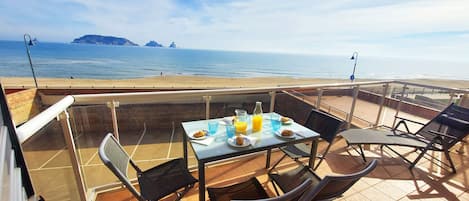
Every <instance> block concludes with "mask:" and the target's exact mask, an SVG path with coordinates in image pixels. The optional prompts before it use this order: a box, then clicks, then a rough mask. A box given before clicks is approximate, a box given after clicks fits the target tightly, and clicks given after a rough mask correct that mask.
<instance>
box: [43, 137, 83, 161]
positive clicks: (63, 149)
mask: <svg viewBox="0 0 469 201" xmlns="http://www.w3.org/2000/svg"><path fill="white" fill-rule="evenodd" d="M81 135H82V134H80V135H78V136H77V137H75V138H74V140H76V139H78V138H79V137H80V136H81ZM66 149H67V146H63V147H62V148H61V149H60V150H59V151H57V153H55V154H54V155H53V156H51V157H50V158H49V159H48V160H47V161H46V162H44V163H43V164H42V165H41V166H39V168H37V169H42V168H44V166H46V165H47V164H48V163H49V162H51V161H52V160H54V159H55V158H56V157H57V156H58V155H59V154H60V153H62V152H63V151H65V150H66Z"/></svg>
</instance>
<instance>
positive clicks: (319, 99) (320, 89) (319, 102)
mask: <svg viewBox="0 0 469 201" xmlns="http://www.w3.org/2000/svg"><path fill="white" fill-rule="evenodd" d="M323 91H324V90H322V88H318V99H317V100H316V109H318V110H320V109H321V97H322V92H323Z"/></svg>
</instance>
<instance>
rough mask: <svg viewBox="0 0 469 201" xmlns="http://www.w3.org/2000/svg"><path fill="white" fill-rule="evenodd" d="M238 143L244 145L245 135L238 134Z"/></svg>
mask: <svg viewBox="0 0 469 201" xmlns="http://www.w3.org/2000/svg"><path fill="white" fill-rule="evenodd" d="M236 144H237V145H243V144H244V137H241V136H237V137H236Z"/></svg>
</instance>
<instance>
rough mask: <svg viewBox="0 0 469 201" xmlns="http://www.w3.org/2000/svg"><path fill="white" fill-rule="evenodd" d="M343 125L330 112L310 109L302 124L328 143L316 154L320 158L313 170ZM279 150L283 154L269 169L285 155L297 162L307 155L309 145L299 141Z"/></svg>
mask: <svg viewBox="0 0 469 201" xmlns="http://www.w3.org/2000/svg"><path fill="white" fill-rule="evenodd" d="M344 125H345V123H344V121H342V120H341V119H339V118H337V117H334V116H332V115H330V114H327V113H325V112H321V111H319V110H316V109H313V110H311V112H310V113H309V115H308V119H306V122H305V124H304V126H305V127H307V128H309V129H311V130H313V131H315V132H317V133H319V135H320V138H321V139H323V140H325V141H326V142H328V143H329V144H328V146H327V148H326V149H325V150H324V152H323V153H322V154H321V155H318V156H317V158H319V159H320V160H319V162H318V163H317V165H316V166H315V167H314V170H316V169H317V168H318V167H319V165H320V164H321V162H322V160H324V159H325V158H326V155H327V153H328V152H329V149H330V148H331V146H332V142H334V139H335V137H336V135H337V133H338V132H339V131H340V130H341V129H342V127H343V126H344ZM280 150H281V151H283V152H284V153H285V155H283V156H282V158H280V159H279V160H278V161H277V162H276V163H275V164H274V165H273V166H272V168H271V170H273V169H274V168H275V167H276V166H277V165H278V164H279V163H280V162H281V161H282V160H283V159H284V158H285V157H286V156H289V157H290V158H292V159H294V160H295V161H297V162H298V160H299V159H300V158H305V157H309V156H310V150H311V147H310V146H309V145H306V144H305V143H300V144H294V145H288V146H286V147H281V148H280Z"/></svg>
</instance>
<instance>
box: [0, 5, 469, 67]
mask: <svg viewBox="0 0 469 201" xmlns="http://www.w3.org/2000/svg"><path fill="white" fill-rule="evenodd" d="M31 1H32V0H31ZM23 3H25V2H23ZM26 3H30V2H29V1H27V2H26ZM66 3H71V4H74V5H76V6H77V7H80V8H81V7H82V8H81V9H77V10H76V11H73V10H71V11H70V14H69V15H67V16H62V17H63V18H64V19H65V20H63V21H64V22H70V24H63V25H62V26H60V23H58V24H59V25H57V24H56V23H54V22H50V24H48V23H47V22H43V24H37V25H35V26H32V28H31V29H29V30H34V32H37V33H40V36H41V37H43V38H45V39H47V40H60V41H64V42H68V41H71V40H72V39H73V38H75V37H78V36H80V35H83V34H88V33H97V34H106V35H116V36H122V37H126V38H128V39H130V40H132V41H134V42H138V43H139V44H144V43H145V42H147V41H149V40H157V41H159V42H162V43H164V44H169V43H170V42H171V41H176V43H177V44H178V45H179V46H181V47H186V48H199V49H228V50H243V51H281V52H302V53H314V54H347V55H348V54H350V53H351V52H353V51H355V50H357V51H359V52H360V54H362V55H376V56H383V55H387V56H414V57H431V58H443V59H466V60H469V59H467V58H466V57H467V52H469V42H468V40H467V37H468V36H467V34H460V35H458V34H450V33H451V32H452V33H457V32H458V31H460V32H462V33H464V32H465V31H466V32H467V31H469V23H467V19H469V12H466V11H467V10H469V2H468V1H451V0H446V1H427V0H426V1H389V2H386V1H380V2H377V1H371V0H370V1H360V2H357V1H350V0H340V1H310V0H304V1H281V2H277V1H267V0H245V1H233V2H228V3H220V2H215V3H213V2H206V1H201V2H200V5H199V6H198V7H196V8H191V7H190V6H181V5H179V4H177V3H175V2H174V1H170V0H159V1H151V0H138V1H110V0H107V1H93V0H70V1H68V2H61V1H55V0H51V1H48V2H41V3H34V4H32V6H33V8H35V9H34V10H48V9H49V10H50V9H51V8H52V9H54V6H57V8H56V9H61V6H63V4H66ZM10 5H11V4H10ZM14 5H16V6H18V5H21V3H15V4H14ZM46 6H49V8H48V9H47V8H43V7H46ZM13 7H14V6H13ZM29 11H30V10H28V11H24V12H22V13H23V14H27V13H28V12H29ZM41 15H47V13H44V12H42V13H35V14H34V16H35V17H41ZM49 17H50V16H49ZM2 18H3V20H2ZM5 19H6V20H5ZM0 23H1V24H2V27H3V26H5V27H6V29H3V30H2V31H0V36H2V35H3V36H5V35H12V34H15V32H19V33H20V35H21V33H22V32H25V31H27V29H26V28H25V27H27V26H29V25H25V24H22V23H17V20H15V19H11V18H10V17H9V16H8V15H6V14H0ZM75 23H78V24H79V25H75ZM5 24H6V25H5ZM5 30H7V31H5ZM435 32H439V33H448V34H446V35H445V34H440V35H438V36H437V37H435V36H432V37H427V36H426V35H425V33H435ZM412 35H417V36H419V37H408V36H412Z"/></svg>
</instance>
